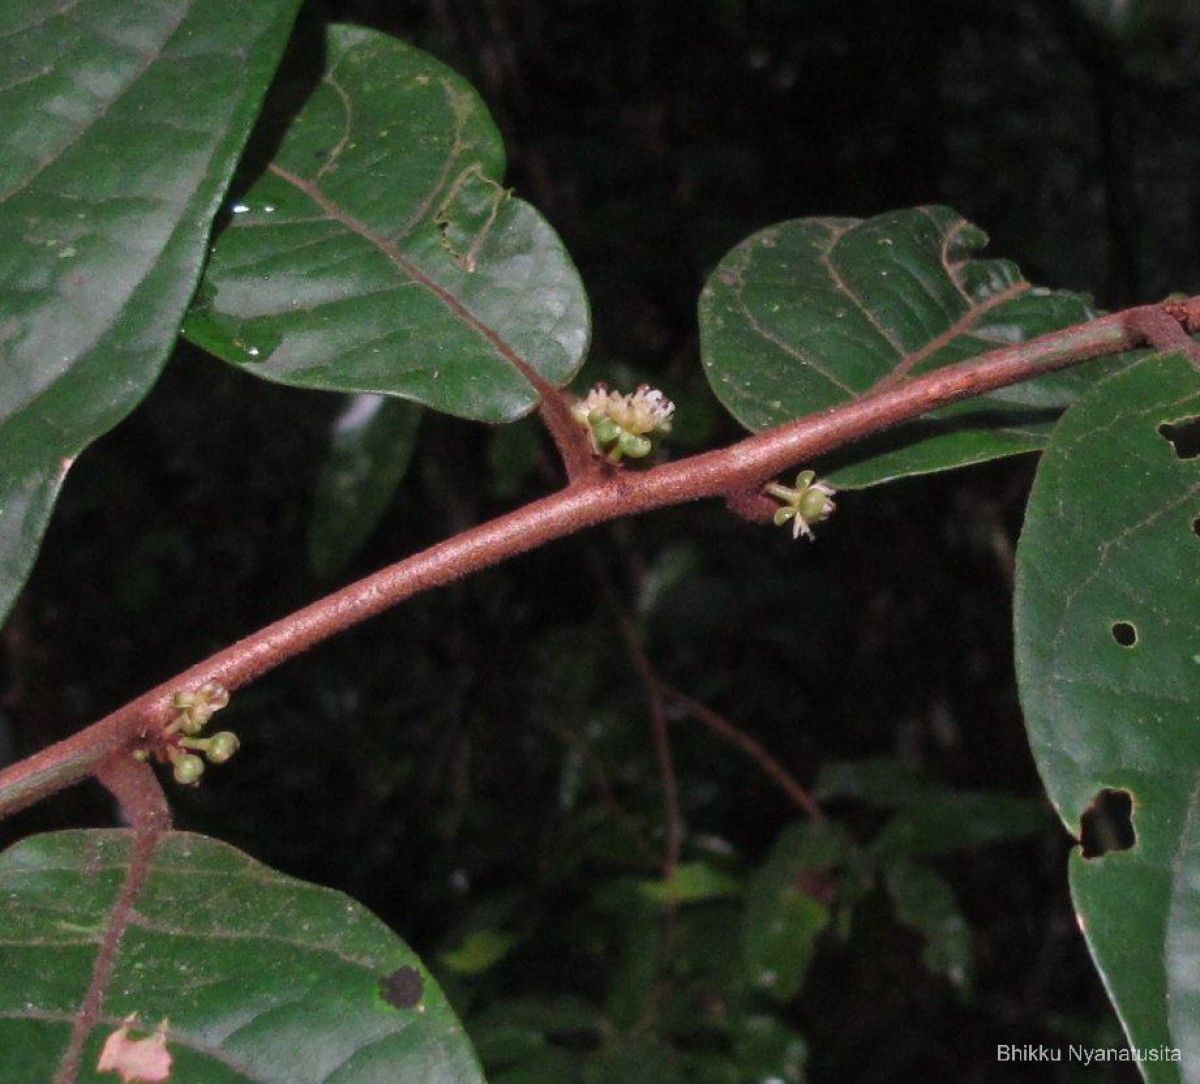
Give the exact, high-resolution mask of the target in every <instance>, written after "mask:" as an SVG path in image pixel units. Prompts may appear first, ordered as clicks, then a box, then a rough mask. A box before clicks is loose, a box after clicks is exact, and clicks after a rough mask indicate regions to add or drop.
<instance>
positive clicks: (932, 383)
mask: <svg viewBox="0 0 1200 1084" xmlns="http://www.w3.org/2000/svg"><path fill="white" fill-rule="evenodd" d="M1198 303H1200V301H1198V300H1192V301H1189V302H1180V303H1176V304H1177V305H1178V306H1179V307H1180V311H1181V312H1186V313H1188V314H1190V313H1193V312H1195V311H1196V306H1197V304H1198ZM1149 310H1158V311H1167V312H1168V315H1172V316H1173V318H1176V319H1177V320H1178V318H1177V317H1174V313H1173V312H1170V311H1169V310H1167V309H1165V307H1163V306H1146V307H1145V308H1144V309H1142V310H1131V311H1129V312H1125V313H1117V314H1114V315H1112V316H1106V317H1102V318H1101V319H1098V320H1093V321H1091V322H1090V323H1087V324H1080V325H1078V326H1077V327H1073V328H1067V329H1066V330H1063V331H1059V332H1055V333H1053V334H1051V335H1045V336H1043V337H1041V338H1039V339H1033V340H1031V341H1030V342H1027V343H1022V344H1020V345H1018V346H1013V347H1008V348H1005V349H1001V350H994V351H992V352H990V353H988V354H985V355H983V356H982V357H979V358H976V359H973V360H971V361H966V362H961V363H960V364H958V365H952V366H947V367H946V368H943V369H938V370H936V371H934V372H932V373H928V374H926V375H924V376H921V377H917V378H915V379H912V380H910V381H908V382H906V383H904V384H901V385H899V386H892V387H889V388H887V389H885V390H883V391H879V392H875V393H869V394H867V395H864V396H862V397H861V398H859V399H855V400H853V401H851V402H849V403H845V404H843V405H842V406H839V407H834V408H832V409H830V410H826V411H822V412H820V413H817V414H812V415H809V416H808V417H806V418H801V419H799V420H798V421H794V422H791V423H789V424H787V425H783V426H780V427H779V428H778V429H773V430H770V431H769V432H765V433H759V434H756V435H754V436H751V437H747V438H746V439H745V440H741V441H739V442H738V443H736V444H733V445H731V446H730V447H728V448H723V449H721V450H719V451H714V452H706V453H704V454H701V455H696V456H692V457H690V458H688V459H682V460H678V461H676V462H672V463H666V464H664V465H662V466H659V467H654V468H652V469H650V470H647V471H644V472H640V473H633V472H628V471H623V472H617V473H611V474H609V473H595V474H589V475H587V476H586V477H584V478H582V479H581V480H579V481H577V482H575V483H573V484H572V485H569V486H568V487H567V488H566V489H564V490H562V491H560V492H558V493H556V494H554V495H552V496H549V497H545V498H542V499H541V500H538V501H534V502H533V503H531V504H529V505H526V506H525V507H524V508H521V509H518V510H517V511H514V512H510V513H508V514H507V515H503V516H500V517H498V518H497V519H494V520H491V521H489V522H487V523H483V524H480V525H479V526H477V527H473V528H471V529H470V530H467V531H464V532H462V533H461V534H459V535H456V536H455V537H453V538H450V539H447V540H446V541H443V542H440V543H438V544H436V545H434V546H431V547H430V548H429V549H427V550H425V551H423V552H422V553H419V554H416V555H414V556H412V557H409V558H407V559H406V560H403V561H400V562H398V563H397V564H394V565H391V566H390V567H388V568H385V569H383V570H381V571H379V572H376V573H375V574H374V575H371V576H367V577H366V578H364V579H362V580H359V581H358V582H357V583H353V584H351V585H349V586H348V587H345V588H343V589H342V590H340V591H337V592H335V593H334V594H331V595H328V596H326V597H325V598H323V599H320V600H318V601H317V602H314V603H312V604H311V605H309V606H306V607H305V608H304V609H302V610H298V611H297V612H296V613H294V614H291V615H289V616H288V617H285V618H283V619H282V620H279V621H276V622H275V623H274V624H271V625H268V626H267V627H266V628H264V629H261V630H259V631H258V632H255V633H253V634H251V635H250V636H247V637H245V638H244V639H242V640H239V641H238V642H237V643H235V644H233V645H231V646H230V647H227V648H225V649H224V650H223V651H220V652H218V653H217V654H216V655H213V656H211V657H210V658H208V659H205V660H204V661H203V662H200V663H198V664H196V665H195V666H193V667H191V668H190V669H188V670H186V671H184V672H183V673H182V674H180V675H178V676H177V677H175V678H172V679H171V680H170V681H167V682H165V683H163V684H162V685H159V686H158V687H157V688H155V689H152V690H151V691H150V692H148V693H145V694H144V695H142V696H140V697H138V698H137V699H136V700H133V701H131V702H130V703H128V704H126V705H125V706H124V707H122V708H119V709H118V710H117V711H115V712H113V713H112V714H111V715H108V716H106V717H105V718H103V719H101V720H100V721H99V722H97V723H94V724H92V725H91V726H89V727H87V728H86V729H84V730H82V731H80V732H79V733H78V734H75V735H73V736H72V737H70V738H67V739H66V740H65V741H62V742H59V743H58V744H56V745H52V746H50V747H49V748H47V749H44V750H42V751H41V752H39V753H35V754H34V755H33V756H31V757H29V758H28V759H26V760H24V761H21V762H20V763H18V764H14V765H12V766H11V767H9V768H6V769H5V770H3V771H0V817H4V816H7V815H8V814H11V813H13V812H15V811H17V810H19V809H22V808H24V807H25V806H27V805H29V804H31V803H32V802H35V801H37V800H38V799H40V798H43V797H45V796H47V795H49V794H52V793H54V792H55V791H57V790H61V789H62V788H63V787H66V786H68V785H70V784H72V783H76V782H79V781H80V780H82V779H85V778H87V777H88V776H90V775H93V774H95V772H96V770H97V768H98V766H99V765H100V764H101V763H102V762H103V761H105V760H106V759H107V758H109V757H111V756H113V755H115V754H120V753H131V752H133V751H134V750H135V749H138V748H140V747H144V746H145V745H146V744H147V743H148V742H150V741H152V739H153V738H154V737H155V735H156V734H157V733H158V732H159V731H160V730H161V729H162V728H163V727H164V726H165V725H166V724H167V723H168V722H170V720H171V719H172V717H173V716H174V714H175V711H174V709H173V708H172V706H171V698H172V696H173V694H175V693H176V692H179V691H184V690H193V689H198V688H200V687H201V686H203V685H205V684H207V683H209V682H216V683H219V684H221V685H224V686H225V687H226V688H227V689H230V690H234V689H237V688H239V687H241V686H243V685H246V684H248V683H249V682H251V681H253V680H254V679H255V678H258V677H260V676H261V675H263V674H265V673H266V672H267V671H269V670H272V669H274V668H275V667H276V666H279V665H280V664H281V663H283V662H285V661H287V660H288V659H290V658H292V657H294V656H296V655H299V654H300V653H301V652H303V651H306V650H307V649H308V648H310V647H312V646H313V645H314V644H318V643H320V642H322V641H323V640H327V639H329V638H330V637H331V636H334V635H335V634H337V633H339V632H342V631H344V630H345V629H348V628H350V627H352V626H354V625H357V624H358V623H359V622H361V621H365V620H366V619H367V618H369V617H373V616H374V615H376V614H378V613H381V612H382V611H384V610H387V609H390V608H391V607H393V606H395V605H397V604H398V603H400V602H403V601H405V600H406V599H409V598H411V597H412V596H413V595H416V594H419V593H420V592H422V591H428V590H430V589H431V588H434V587H441V586H444V585H445V584H448V583H451V582H452V581H454V580H457V579H460V578H461V577H463V576H466V575H469V574H471V573H474V572H478V571H479V570H481V569H484V568H489V567H491V566H492V565H496V564H499V563H500V562H502V561H505V560H508V559H509V558H512V557H515V556H517V555H518V554H522V553H525V552H527V551H529V550H533V549H537V548H539V547H541V546H544V545H546V544H547V543H548V542H553V541H555V540H556V539H559V538H563V537H565V536H567V535H571V534H574V533H576V532H578V531H581V530H583V529H585V528H587V527H592V526H595V525H596V524H598V523H604V522H606V521H608V520H613V519H618V518H620V517H622V516H630V515H638V514H641V513H643V512H649V511H652V510H654V509H657V508H665V507H668V506H671V505H676V504H682V503H684V502H687V501H693V500H700V499H702V498H711V497H720V496H724V495H727V494H733V493H739V492H741V493H745V492H748V491H750V490H753V489H754V488H756V487H758V486H760V485H762V484H763V482H765V481H766V480H767V479H769V478H771V477H772V476H773V475H776V474H779V473H781V472H783V471H785V470H787V469H789V468H794V467H795V466H796V465H797V464H803V463H805V462H807V461H809V460H811V459H813V458H815V457H816V456H819V455H823V454H826V453H828V452H831V451H833V450H834V449H836V448H840V447H842V446H843V445H847V444H851V443H853V442H855V441H858V440H861V439H862V438H864V437H866V436H869V435H871V434H873V433H877V432H880V431H881V430H884V429H887V428H890V427H892V426H895V425H898V424H900V423H901V422H906V421H909V420H911V419H913V418H917V417H919V416H920V415H922V414H925V413H928V412H929V411H931V410H936V409H938V408H939V407H944V406H946V405H948V404H950V403H956V402H959V401H960V400H963V399H969V398H972V397H974V396H978V395H983V394H985V393H987V392H990V391H994V390H996V389H997V388H1001V387H1005V386H1006V385H1009V384H1016V383H1019V382H1021V381H1024V380H1029V379H1032V378H1033V377H1036V376H1040V375H1042V374H1043V373H1048V372H1052V371H1054V370H1057V369H1063V368H1066V367H1068V366H1071V365H1075V364H1078V363H1079V362H1082V361H1086V360H1088V359H1090V358H1097V357H1102V356H1105V355H1110V354H1116V353H1121V352H1122V351H1125V350H1131V349H1134V348H1136V347H1139V346H1143V345H1145V344H1146V342H1147V341H1148V335H1147V334H1146V332H1145V330H1144V329H1143V327H1142V324H1143V321H1141V320H1140V319H1139V318H1138V316H1139V313H1146V312H1148V311H1149ZM1189 319H1190V316H1189ZM1188 329H1189V330H1190V328H1188Z"/></svg>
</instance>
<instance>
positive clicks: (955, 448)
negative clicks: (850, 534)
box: [700, 207, 1095, 488]
mask: <svg viewBox="0 0 1200 1084" xmlns="http://www.w3.org/2000/svg"><path fill="white" fill-rule="evenodd" d="M986 242H987V236H986V235H985V234H984V233H983V231H982V230H980V229H978V228H977V227H975V226H973V225H971V224H970V223H969V222H966V221H965V220H964V219H962V218H961V217H959V216H958V215H957V214H956V213H955V212H954V211H952V210H950V209H949V208H946V207H921V208H915V209H912V210H904V211H893V212H891V213H889V214H883V215H879V216H877V217H875V218H870V219H866V220H862V219H854V218H802V219H796V220H793V221H790V222H783V223H780V224H779V225H776V226H771V227H769V228H768V229H765V230H762V231H761V232H759V233H757V234H755V235H754V236H752V237H750V238H748V239H747V240H746V241H743V242H742V243H741V244H740V245H738V246H737V247H736V248H735V249H733V250H732V251H731V252H729V253H728V254H727V255H726V256H725V258H724V259H723V260H722V261H721V263H720V264H719V265H718V267H717V269H716V270H715V271H714V272H713V274H712V276H711V277H710V278H709V280H708V283H707V285H706V286H705V288H704V292H703V293H702V295H701V298H700V346H701V353H702V356H703V361H704V368H705V372H706V373H707V375H708V379H709V383H710V384H711V385H712V387H713V390H714V391H715V392H716V394H717V397H718V398H719V399H720V400H721V402H722V403H724V404H725V406H726V407H728V409H729V410H730V411H731V412H732V413H733V415H734V416H735V417H736V418H737V419H738V421H740V422H741V423H742V424H743V425H745V426H746V427H747V428H748V429H752V430H755V431H761V430H764V429H771V428H774V427H775V426H778V425H782V424H784V423H785V422H789V421H792V420H794V419H796V418H800V417H803V416H805V415H807V414H811V413H813V412H816V411H820V410H825V409H827V408H829V407H832V406H836V405H837V404H839V403H844V402H847V401H849V400H850V399H853V398H855V397H856V396H860V395H862V394H864V393H865V392H867V391H869V390H870V389H872V388H875V387H877V386H879V385H880V384H881V383H885V382H886V383H887V384H894V383H897V382H900V381H903V380H906V379H908V378H911V377H914V376H918V375H921V374H923V373H927V372H929V371H930V370H933V369H937V368H939V367H941V366H944V365H949V364H951V363H953V362H959V361H964V360H966V359H968V358H970V357H973V356H975V355H977V354H981V353H986V352H987V351H989V350H994V349H996V348H998V347H1003V346H1008V345H1011V344H1013V343H1017V342H1021V341H1023V340H1025V339H1031V338H1035V337H1036V336H1038V335H1043V334H1046V333H1047V332H1050V331H1054V330H1056V329H1058V328H1063V327H1068V326H1070V325H1072V324H1077V323H1081V322H1083V321H1086V320H1088V319H1091V318H1092V317H1093V316H1094V315H1095V313H1094V312H1093V310H1092V308H1091V306H1090V305H1089V303H1088V301H1087V299H1086V298H1084V297H1083V296H1081V295H1079V294H1072V293H1066V292H1061V291H1054V292H1052V291H1050V290H1044V289H1038V288H1036V287H1033V286H1031V285H1030V284H1029V283H1028V282H1026V281H1025V280H1024V279H1023V278H1022V277H1021V274H1020V272H1019V271H1018V270H1017V268H1016V267H1015V266H1014V265H1013V264H1011V263H1009V262H1008V261H1007V260H995V259H989V260H984V259H979V258H977V257H976V255H975V253H977V252H978V250H979V249H981V248H982V247H983V246H984V245H985V244H986ZM1091 378H1092V377H1091V375H1090V374H1082V375H1081V374H1080V373H1077V372H1070V371H1069V372H1064V373H1062V374H1057V375H1052V376H1047V377H1043V378H1042V379H1040V380H1037V381H1032V382H1029V383H1027V384H1023V385H1020V386H1018V387H1015V388H1010V389H1005V390H1002V391H999V392H996V393H994V394H992V395H990V396H986V397H983V398H981V399H974V400H971V401H970V402H968V403H963V404H959V405H957V406H953V407H949V408H946V409H944V410H942V411H939V412H938V413H936V414H935V415H932V416H931V417H930V418H928V419H923V420H921V421H919V422H914V423H912V424H910V425H908V426H905V427H902V428H900V429H898V430H896V431H895V432H893V433H890V434H887V435H886V436H885V437H884V438H881V439H880V440H878V441H874V442H870V443H869V444H866V445H863V446H862V448H861V449H859V450H856V452H855V453H854V458H853V460H851V459H850V458H849V457H844V458H843V459H841V460H839V461H838V464H837V469H835V470H832V471H831V472H828V473H829V477H830V480H832V481H833V482H835V483H836V484H837V485H838V486H840V487H843V488H854V487H858V486H865V485H872V484H874V483H876V482H882V481H887V480H889V479H892V478H900V477H904V476H906V475H911V474H923V473H927V472H929V471H936V470H945V469H947V468H949V467H955V466H960V465H964V464H967V463H977V462H981V461H983V460H987V459H993V458H996V457H998V456H1004V455H1013V454H1015V453H1018V452H1026V451H1030V450H1033V449H1036V448H1040V447H1041V446H1042V445H1043V444H1044V442H1045V439H1046V434H1047V432H1048V431H1049V428H1050V426H1051V425H1052V423H1053V420H1054V419H1055V418H1056V417H1057V415H1058V413H1059V412H1060V411H1061V410H1062V409H1063V407H1065V406H1066V405H1067V404H1068V403H1069V402H1071V401H1072V399H1073V397H1074V395H1075V394H1076V391H1077V389H1078V388H1079V387H1081V386H1083V385H1084V384H1085V383H1086V382H1087V381H1089V380H1090V379H1091Z"/></svg>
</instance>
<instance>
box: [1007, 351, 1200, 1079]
mask: <svg viewBox="0 0 1200 1084" xmlns="http://www.w3.org/2000/svg"><path fill="white" fill-rule="evenodd" d="M1193 422H1194V424H1196V425H1198V426H1200V375H1198V374H1197V373H1196V372H1195V370H1194V369H1192V368H1191V367H1190V366H1189V365H1188V364H1187V363H1186V362H1185V361H1184V360H1183V359H1181V358H1179V357H1174V356H1173V357H1169V358H1157V357H1150V358H1146V359H1144V360H1141V361H1139V362H1137V363H1135V364H1134V365H1132V366H1131V367H1130V368H1128V369H1127V370H1126V371H1124V372H1121V373H1117V374H1115V375H1113V376H1110V377H1108V378H1106V379H1104V380H1102V381H1101V382H1100V383H1099V384H1098V385H1097V386H1096V387H1095V388H1094V389H1093V390H1091V391H1090V392H1089V393H1088V394H1087V395H1085V396H1084V397H1082V398H1081V399H1080V401H1079V402H1078V403H1077V404H1076V405H1075V406H1074V407H1072V408H1071V409H1070V410H1069V411H1068V412H1067V414H1066V415H1065V416H1064V417H1063V420H1062V421H1061V422H1060V424H1059V426H1058V428H1057V429H1056V430H1055V433H1054V436H1053V437H1052V439H1051V441H1050V444H1049V446H1048V447H1047V449H1046V452H1045V454H1044V456H1043V459H1042V463H1041V466H1040V469H1039V471H1038V475H1037V481H1036V483H1035V485H1034V490H1033V494H1032V496H1031V498H1030V503H1029V512H1028V516H1027V519H1026V524H1025V530H1024V533H1023V535H1022V538H1021V543H1020V547H1019V549H1018V553H1017V592H1016V603H1015V616H1016V652H1017V667H1018V677H1019V679H1020V688H1021V701H1022V705H1023V708H1024V712H1025V717H1026V723H1027V727H1028V730H1029V736H1030V742H1031V744H1032V747H1033V751H1034V754H1035V756H1036V758H1037V761H1038V766H1039V769H1040V771H1041V773H1042V777H1043V779H1044V781H1045V783H1046V788H1047V790H1048V792H1049V794H1050V798H1051V800H1052V802H1053V803H1054V805H1055V807H1056V809H1057V810H1058V812H1059V814H1060V816H1061V817H1062V819H1063V821H1064V823H1065V824H1066V825H1067V827H1068V829H1069V830H1070V831H1071V832H1072V833H1073V834H1074V835H1076V836H1077V837H1078V836H1079V835H1080V832H1081V817H1082V815H1083V813H1084V811H1085V810H1087V809H1088V807H1089V806H1090V805H1091V803H1092V802H1093V800H1094V799H1096V798H1097V796H1098V795H1099V793H1100V792H1101V791H1102V790H1113V791H1118V792H1121V791H1124V792H1127V793H1128V795H1129V796H1130V797H1131V798H1132V807H1133V814H1132V821H1133V824H1132V827H1133V832H1134V835H1135V839H1136V842H1135V843H1134V846H1133V847H1132V848H1131V849H1127V850H1116V849H1114V850H1111V851H1109V852H1108V853H1106V854H1104V855H1103V856H1099V857H1093V858H1090V859H1085V858H1083V857H1082V856H1081V854H1080V853H1079V852H1078V851H1076V852H1075V853H1073V854H1072V858H1071V885H1072V891H1073V894H1074V897H1075V904H1076V908H1077V910H1078V912H1079V915H1080V924H1081V926H1082V927H1083V929H1084V932H1085V933H1086V935H1087V939H1088V942H1089V945H1090V947H1091V950H1092V954H1093V956H1094V957H1095V959H1096V962H1097V965H1098V966H1099V969H1100V971H1101V974H1102V976H1103V978H1104V981H1105V983H1106V985H1107V987H1108V989H1109V992H1110V994H1111V996H1112V997H1113V1000H1114V1003H1115V1004H1116V1006H1117V1010H1118V1012H1119V1014H1120V1016H1121V1019H1122V1021H1123V1023H1124V1025H1125V1027H1126V1030H1127V1032H1128V1034H1129V1037H1130V1040H1131V1042H1132V1043H1133V1045H1135V1046H1137V1047H1140V1048H1150V1047H1155V1046H1168V1047H1178V1048H1179V1049H1180V1050H1181V1051H1182V1063H1181V1064H1182V1073H1183V1075H1182V1077H1181V1075H1180V1073H1181V1066H1180V1065H1179V1064H1175V1063H1173V1062H1165V1061H1161V1062H1156V1063H1147V1064H1146V1065H1144V1066H1143V1069H1144V1071H1145V1074H1146V1076H1147V1079H1149V1080H1151V1081H1154V1082H1156V1084H1157V1082H1167V1081H1178V1080H1180V1079H1186V1080H1198V1079H1200V968H1198V967H1197V959H1198V953H1200V847H1198V846H1197V844H1198V843H1200V840H1198V839H1197V838H1196V837H1197V816H1198V813H1200V743H1198V742H1197V740H1196V737H1197V725H1198V722H1200V721H1198V719H1197V711H1196V705H1197V704H1198V703H1200V458H1197V457H1196V456H1195V453H1194V449H1189V448H1188V447H1187V446H1186V444H1185V443H1183V442H1179V443H1178V444H1176V443H1173V442H1172V440H1171V439H1169V437H1170V434H1171V433H1172V432H1173V431H1174V430H1173V429H1172V427H1173V426H1177V425H1178V426H1181V427H1182V428H1183V429H1188V427H1189V426H1190V424H1192V423H1193ZM1164 427H1165V428H1164Z"/></svg>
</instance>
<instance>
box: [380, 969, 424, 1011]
mask: <svg viewBox="0 0 1200 1084" xmlns="http://www.w3.org/2000/svg"><path fill="white" fill-rule="evenodd" d="M379 993H380V996H381V997H382V998H383V1000H384V1001H386V1002H387V1003H388V1004H389V1005H395V1006H396V1008H397V1009H412V1008H415V1007H416V1006H417V1005H419V1004H420V1003H421V998H422V997H424V996H425V983H424V982H422V981H421V973H420V972H419V971H418V970H417V969H416V968H415V967H408V966H405V967H398V968H396V970H395V971H393V972H392V973H391V974H390V975H388V976H387V977H386V978H383V979H380V980H379Z"/></svg>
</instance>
